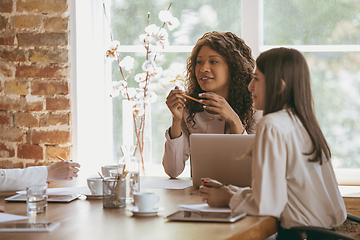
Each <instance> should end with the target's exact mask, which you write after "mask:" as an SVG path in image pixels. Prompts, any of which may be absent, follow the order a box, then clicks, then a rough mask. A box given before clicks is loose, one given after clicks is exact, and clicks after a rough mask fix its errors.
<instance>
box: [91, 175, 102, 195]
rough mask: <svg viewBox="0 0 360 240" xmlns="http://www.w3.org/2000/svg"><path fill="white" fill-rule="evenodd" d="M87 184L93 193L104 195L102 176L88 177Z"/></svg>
mask: <svg viewBox="0 0 360 240" xmlns="http://www.w3.org/2000/svg"><path fill="white" fill-rule="evenodd" d="M87 184H88V187H89V189H90V192H91V194H92V195H102V194H103V189H102V179H101V178H100V177H91V178H88V179H87Z"/></svg>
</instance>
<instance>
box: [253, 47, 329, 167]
mask: <svg viewBox="0 0 360 240" xmlns="http://www.w3.org/2000/svg"><path fill="white" fill-rule="evenodd" d="M256 67H257V69H259V70H260V72H262V73H263V74H264V75H265V82H266V100H265V101H266V102H265V109H264V115H266V114H269V113H273V112H276V111H279V110H281V109H283V108H286V109H287V111H288V112H292V113H293V114H295V115H296V116H298V118H299V120H300V121H301V123H302V124H303V126H304V127H305V129H306V131H307V132H308V134H309V136H310V138H311V142H312V145H313V149H312V150H311V151H310V152H308V153H304V154H306V155H312V154H314V153H315V154H314V157H313V158H310V159H309V161H311V162H317V161H319V162H320V164H322V154H325V158H326V159H327V160H329V159H330V158H331V151H330V148H329V146H328V144H327V142H326V139H325V137H324V135H323V133H322V131H321V129H320V126H319V123H318V121H317V120H316V117H315V113H314V110H313V99H312V94H311V86H310V72H309V67H308V65H307V63H306V60H305V58H304V56H303V55H302V54H301V53H300V52H299V51H297V50H295V49H289V48H274V49H270V50H268V51H266V52H263V53H261V54H260V56H259V57H258V58H257V59H256ZM282 81H284V82H285V89H284V90H283V91H282V89H283V86H282V85H283V83H282ZM274 93H279V94H274Z"/></svg>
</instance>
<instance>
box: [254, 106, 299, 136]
mask: <svg viewBox="0 0 360 240" xmlns="http://www.w3.org/2000/svg"><path fill="white" fill-rule="evenodd" d="M297 121H298V120H297V117H296V116H294V115H293V114H292V113H291V112H289V111H287V110H286V109H282V110H279V111H277V112H273V113H268V114H266V115H264V116H263V117H262V118H261V119H260V120H259V122H258V123H257V125H256V127H257V131H258V130H259V129H261V128H269V127H270V128H274V129H277V130H278V131H281V132H284V131H285V132H287V131H290V130H292V129H294V128H296V124H295V122H297Z"/></svg>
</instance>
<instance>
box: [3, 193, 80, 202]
mask: <svg viewBox="0 0 360 240" xmlns="http://www.w3.org/2000/svg"><path fill="white" fill-rule="evenodd" d="M79 196H80V194H69V195H48V200H47V201H48V202H58V203H68V202H71V201H73V200H75V199H77V198H78V197H79ZM5 201H8V202H26V194H16V195H14V196H11V197H8V198H5Z"/></svg>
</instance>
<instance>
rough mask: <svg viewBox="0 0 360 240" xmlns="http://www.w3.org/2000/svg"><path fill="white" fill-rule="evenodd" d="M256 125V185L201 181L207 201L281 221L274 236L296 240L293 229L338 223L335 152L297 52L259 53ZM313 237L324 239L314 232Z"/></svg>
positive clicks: (341, 211)
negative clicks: (258, 115) (317, 113)
mask: <svg viewBox="0 0 360 240" xmlns="http://www.w3.org/2000/svg"><path fill="white" fill-rule="evenodd" d="M249 90H250V91H251V92H252V98H253V100H254V108H255V109H258V110H263V111H264V112H263V113H264V116H263V117H262V118H261V119H260V121H259V122H258V124H257V125H256V133H255V142H254V146H253V150H252V158H253V163H252V164H253V165H252V185H251V188H236V187H233V186H224V187H221V188H212V187H214V186H216V185H219V184H220V183H219V182H217V181H215V180H212V179H208V178H207V179H202V181H203V185H202V186H201V187H200V191H201V194H200V196H201V197H202V198H203V201H205V202H207V203H208V204H209V205H210V206H212V207H223V206H230V208H231V209H232V210H233V211H235V212H247V213H248V214H249V215H270V216H274V217H276V218H277V219H278V221H279V231H278V237H277V239H298V236H297V233H296V232H295V231H294V230H290V228H292V227H296V226H314V227H323V228H327V229H332V228H335V227H337V226H339V225H341V224H342V223H343V222H344V221H345V219H346V216H347V214H346V209H345V205H344V202H343V199H342V197H341V195H340V192H339V189H338V183H337V181H336V178H335V174H334V171H333V167H332V164H331V161H330V158H331V151H330V148H329V146H328V144H327V142H326V139H325V137H324V135H323V133H322V132H321V129H320V126H319V124H318V122H317V120H316V118H315V114H314V110H313V100H312V95H311V87H310V73H309V68H308V65H307V63H306V60H305V58H304V56H303V55H302V54H301V53H300V52H299V51H297V50H295V49H288V48H275V49H271V50H268V51H266V52H264V53H262V54H260V56H259V57H258V58H257V60H256V69H255V73H254V78H253V80H252V81H251V82H250V84H249ZM308 237H309V238H308V239H322V238H321V237H320V236H318V235H316V234H314V235H310V236H308Z"/></svg>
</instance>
